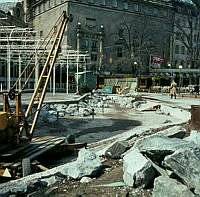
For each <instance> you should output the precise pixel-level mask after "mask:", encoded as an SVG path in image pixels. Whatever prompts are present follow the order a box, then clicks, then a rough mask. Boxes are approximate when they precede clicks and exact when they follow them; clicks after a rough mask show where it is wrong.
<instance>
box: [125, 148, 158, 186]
mask: <svg viewBox="0 0 200 197" xmlns="http://www.w3.org/2000/svg"><path fill="white" fill-rule="evenodd" d="M123 172H124V174H123V180H124V182H125V183H126V184H127V185H129V186H132V187H138V186H140V187H145V186H147V185H148V184H149V183H150V182H151V181H152V179H153V178H154V176H155V170H154V168H153V167H152V165H151V163H150V162H149V161H148V160H147V159H146V158H145V157H144V156H143V155H142V154H141V153H140V152H139V151H138V150H137V149H132V151H130V152H129V153H128V154H126V155H125V156H124V158H123Z"/></svg>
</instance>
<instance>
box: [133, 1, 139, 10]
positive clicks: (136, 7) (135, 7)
mask: <svg viewBox="0 0 200 197" xmlns="http://www.w3.org/2000/svg"><path fill="white" fill-rule="evenodd" d="M133 11H135V12H139V5H138V4H135V3H134V4H133Z"/></svg>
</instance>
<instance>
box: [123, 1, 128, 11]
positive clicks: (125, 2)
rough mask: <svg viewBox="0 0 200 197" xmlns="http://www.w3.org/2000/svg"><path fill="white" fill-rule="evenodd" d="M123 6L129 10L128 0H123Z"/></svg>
mask: <svg viewBox="0 0 200 197" xmlns="http://www.w3.org/2000/svg"><path fill="white" fill-rule="evenodd" d="M123 8H124V9H125V10H128V2H127V1H123Z"/></svg>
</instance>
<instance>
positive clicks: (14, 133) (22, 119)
mask: <svg viewBox="0 0 200 197" xmlns="http://www.w3.org/2000/svg"><path fill="white" fill-rule="evenodd" d="M72 20H73V16H72V15H71V14H70V15H68V16H67V14H66V12H63V14H62V15H61V16H60V17H59V18H58V20H57V21H56V23H55V25H54V26H53V27H52V28H51V30H50V31H49V33H48V35H47V37H46V38H45V39H44V41H43V42H42V44H41V45H40V46H39V47H38V49H37V50H36V52H35V53H34V54H33V55H32V57H31V60H30V61H29V62H28V64H27V65H26V67H25V68H24V70H23V72H22V73H21V74H20V76H19V78H18V79H17V80H16V82H15V83H14V85H13V86H12V88H10V90H9V91H8V92H6V93H3V111H2V112H0V153H2V152H4V151H8V150H13V149H15V148H16V147H19V146H23V144H27V143H30V142H31V140H32V138H33V134H34V130H35V126H36V123H37V120H38V116H39V113H40V110H41V108H42V106H43V101H44V98H45V94H46V90H47V87H48V82H49V80H50V76H51V73H52V69H53V67H54V65H55V61H56V59H57V57H58V54H59V52H60V48H61V41H62V38H63V35H64V31H65V28H66V25H67V23H69V22H72ZM49 38H51V39H49ZM48 39H49V40H48ZM52 40H53V43H52ZM49 43H50V44H51V46H50V48H48V50H49V52H48V56H47V59H46V62H45V64H44V66H43V67H42V71H41V73H40V77H39V79H38V82H37V84H36V85H35V88H34V92H33V94H32V96H31V99H30V102H29V104H28V107H27V108H26V110H25V109H24V107H23V105H22V99H21V97H22V93H23V92H24V90H25V88H26V86H27V84H28V82H29V80H30V78H31V76H32V75H33V73H34V71H35V69H36V66H37V65H36V64H35V65H34V67H33V68H32V70H31V72H30V74H29V75H28V76H27V78H26V81H25V83H24V85H23V86H22V88H21V89H20V90H18V91H16V86H17V84H18V83H19V81H20V79H22V77H23V76H24V74H25V72H26V71H27V70H28V68H30V65H31V62H32V60H33V59H34V57H35V56H36V55H37V57H38V56H40V57H41V56H43V54H44V51H43V49H47V47H48V46H49V45H48V44H49ZM44 45H45V46H44ZM41 51H43V52H41ZM26 73H27V72H26ZM11 100H12V102H16V105H15V109H13V108H12V107H11V105H10V101H11ZM30 117H31V118H30Z"/></svg>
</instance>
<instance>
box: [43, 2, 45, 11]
mask: <svg viewBox="0 0 200 197" xmlns="http://www.w3.org/2000/svg"><path fill="white" fill-rule="evenodd" d="M44 11H45V2H44V3H43V12H44Z"/></svg>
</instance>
